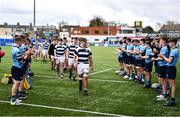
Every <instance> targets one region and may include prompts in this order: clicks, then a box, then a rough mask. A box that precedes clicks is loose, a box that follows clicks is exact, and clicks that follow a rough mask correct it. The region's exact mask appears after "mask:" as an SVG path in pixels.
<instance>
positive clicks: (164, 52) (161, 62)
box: [158, 46, 169, 66]
mask: <svg viewBox="0 0 180 117" xmlns="http://www.w3.org/2000/svg"><path fill="white" fill-rule="evenodd" d="M160 54H162V55H164V56H165V57H166V58H168V57H169V49H168V47H167V46H163V47H162V48H161V50H160ZM158 65H159V66H166V65H167V62H166V61H165V60H159V61H158Z"/></svg>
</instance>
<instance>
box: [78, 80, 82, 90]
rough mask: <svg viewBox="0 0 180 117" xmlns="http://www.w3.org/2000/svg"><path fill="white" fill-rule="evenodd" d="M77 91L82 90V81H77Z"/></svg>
mask: <svg viewBox="0 0 180 117" xmlns="http://www.w3.org/2000/svg"><path fill="white" fill-rule="evenodd" d="M79 89H80V90H82V80H79Z"/></svg>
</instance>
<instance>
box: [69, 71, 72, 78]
mask: <svg viewBox="0 0 180 117" xmlns="http://www.w3.org/2000/svg"><path fill="white" fill-rule="evenodd" d="M71 77H72V69H70V70H69V79H70V78H71Z"/></svg>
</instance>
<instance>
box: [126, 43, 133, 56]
mask: <svg viewBox="0 0 180 117" xmlns="http://www.w3.org/2000/svg"><path fill="white" fill-rule="evenodd" d="M126 50H128V51H132V50H133V45H132V44H129V45H127V47H126ZM127 55H128V56H131V55H130V54H129V53H128V52H127Z"/></svg>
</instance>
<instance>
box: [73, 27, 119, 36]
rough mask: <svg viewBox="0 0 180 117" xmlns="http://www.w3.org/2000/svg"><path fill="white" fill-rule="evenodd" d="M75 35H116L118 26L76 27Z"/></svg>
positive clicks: (74, 29)
mask: <svg viewBox="0 0 180 117" xmlns="http://www.w3.org/2000/svg"><path fill="white" fill-rule="evenodd" d="M72 33H73V35H108V33H109V35H116V34H117V27H116V26H110V27H108V26H102V27H74V28H73V32H72Z"/></svg>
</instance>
